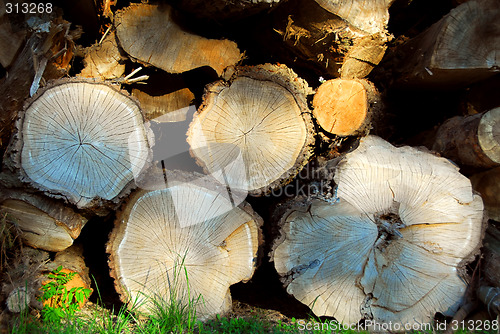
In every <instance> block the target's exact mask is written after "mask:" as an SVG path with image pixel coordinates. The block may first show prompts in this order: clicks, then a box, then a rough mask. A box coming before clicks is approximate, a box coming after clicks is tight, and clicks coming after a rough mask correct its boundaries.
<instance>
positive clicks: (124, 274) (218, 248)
mask: <svg viewBox="0 0 500 334" xmlns="http://www.w3.org/2000/svg"><path fill="white" fill-rule="evenodd" d="M178 175H179V173H178ZM225 189H226V188H225V187H223V186H220V185H217V184H215V183H213V181H211V182H210V181H207V179H206V178H205V179H198V180H196V179H193V180H191V181H189V180H181V181H178V180H177V178H176V177H175V176H174V177H172V178H169V179H168V188H163V189H158V190H153V191H150V192H145V191H140V192H136V193H135V194H134V195H133V196H132V197H131V198H130V200H129V202H128V203H127V205H126V206H125V208H124V210H123V211H122V212H121V213H120V214H119V216H118V218H117V220H116V225H115V229H114V230H113V232H112V234H111V236H110V240H109V242H108V246H107V252H108V253H109V254H110V261H109V265H110V268H111V275H112V277H114V278H115V285H116V289H117V291H118V292H119V294H120V296H121V298H122V300H123V301H124V302H127V303H129V305H130V306H132V304H134V302H139V304H138V305H140V306H139V307H140V309H141V310H144V311H146V312H151V307H152V306H153V305H152V304H151V299H150V300H146V299H145V297H151V298H153V299H158V298H162V299H164V300H166V301H170V300H174V301H175V302H176V303H181V304H182V305H185V304H187V303H188V302H190V301H191V302H192V300H194V301H195V302H194V305H195V306H196V310H197V316H198V317H200V318H202V319H203V318H207V317H212V316H215V315H216V314H224V313H226V312H228V311H229V310H230V309H231V295H230V291H229V286H230V285H232V284H235V283H237V282H240V281H247V280H249V279H250V278H251V277H252V275H253V272H254V270H255V267H256V264H257V251H258V248H259V244H260V243H261V234H260V226H261V225H262V220H261V218H260V217H259V216H258V215H257V214H255V213H254V212H253V210H252V209H251V207H250V206H249V205H248V204H246V203H241V204H240V205H239V206H234V205H233V202H232V199H231V198H230V197H228V196H227V194H228V193H227V192H226V191H225ZM225 194H226V195H225ZM188 280H189V288H188ZM200 298H202V299H200ZM190 299H192V300H190ZM143 301H144V302H145V303H144V304H141V302H143ZM148 310H149V311H148Z"/></svg>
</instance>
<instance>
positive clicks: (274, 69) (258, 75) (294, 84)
mask: <svg viewBox="0 0 500 334" xmlns="http://www.w3.org/2000/svg"><path fill="white" fill-rule="evenodd" d="M224 77H225V80H221V81H216V82H214V83H211V84H209V85H207V86H206V87H205V92H204V94H203V101H202V104H201V105H200V107H199V108H198V110H197V111H196V113H195V114H194V117H193V120H192V122H191V124H190V125H189V129H188V131H187V134H186V135H187V142H188V143H191V141H192V136H193V134H192V129H193V128H194V125H195V124H196V122H197V121H198V117H199V116H200V115H201V114H202V113H203V112H205V110H206V108H207V107H208V106H209V105H212V104H213V100H214V99H213V94H212V93H218V92H220V91H221V90H222V89H224V88H227V87H229V86H231V84H232V82H233V81H234V80H236V79H237V78H239V77H247V78H250V79H254V80H259V81H269V82H273V83H275V84H278V85H280V86H281V87H283V88H284V89H286V90H288V91H289V92H290V93H291V94H292V96H293V97H294V99H295V102H296V103H297V106H298V107H299V109H300V110H301V116H302V119H303V121H304V124H305V127H306V138H305V141H304V145H303V146H302V149H301V151H300V153H299V155H298V156H297V159H296V160H295V163H294V166H293V167H292V168H290V169H289V170H287V171H285V172H284V173H283V174H282V175H281V176H280V177H278V179H276V180H275V181H273V182H271V183H270V184H268V185H267V186H264V187H261V188H258V189H253V190H248V194H249V195H251V196H255V197H260V196H264V195H266V194H269V193H270V192H271V191H272V190H274V189H278V188H280V187H282V186H285V185H287V184H288V183H290V182H291V181H292V180H293V178H294V177H295V176H296V175H297V174H298V173H299V172H300V171H301V170H302V168H303V167H304V166H305V165H307V163H308V162H309V160H310V158H311V157H312V155H313V152H314V144H315V141H316V138H315V137H316V130H315V128H314V124H313V121H312V112H311V111H310V110H309V107H308V105H307V100H306V98H307V96H308V95H311V94H313V90H312V89H311V88H310V87H309V86H308V84H307V82H306V81H305V80H303V79H301V78H299V76H298V75H297V74H296V73H295V72H294V71H293V70H292V69H289V68H288V67H286V66H285V65H273V64H264V65H256V66H241V67H233V68H227V69H226V72H225V73H224ZM189 146H190V148H189V153H190V155H191V156H192V157H193V158H194V159H195V160H196V163H197V164H198V165H199V166H200V167H202V168H203V171H204V172H205V173H206V174H209V171H208V169H207V167H206V165H205V163H204V162H203V161H201V160H200V159H198V158H197V157H196V155H195V153H194V150H193V149H192V148H191V145H189Z"/></svg>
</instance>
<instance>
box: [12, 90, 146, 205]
mask: <svg viewBox="0 0 500 334" xmlns="http://www.w3.org/2000/svg"><path fill="white" fill-rule="evenodd" d="M17 139H18V140H17V143H16V145H17V146H19V148H18V149H19V150H20V151H21V153H20V154H18V155H17V159H18V161H17V162H18V164H19V166H20V167H21V170H22V173H23V174H24V175H25V178H26V179H27V180H28V181H30V182H31V183H32V184H33V185H34V186H35V187H36V188H39V189H41V190H43V191H45V192H46V193H47V194H49V195H52V196H62V197H65V198H66V199H67V200H68V201H70V202H71V203H74V204H76V205H77V206H78V207H80V208H83V207H89V206H92V205H94V204H96V203H93V202H92V200H93V199H96V200H97V203H99V201H100V200H101V199H104V200H108V201H111V200H114V199H116V198H117V197H119V195H120V194H121V192H122V191H123V190H124V189H125V188H127V186H128V185H129V183H130V182H131V181H132V180H133V179H134V175H136V174H137V173H138V172H139V171H140V170H141V169H142V168H143V167H144V166H145V165H146V163H147V161H148V158H149V154H150V153H149V148H148V141H147V138H146V130H145V128H144V125H143V118H142V114H141V111H140V109H139V107H138V105H137V104H136V103H135V102H134V101H133V100H132V99H130V98H129V97H128V96H126V95H125V94H122V93H121V92H120V91H118V90H116V89H114V88H112V87H111V86H108V85H104V84H98V83H92V82H86V81H75V82H71V81H70V82H67V81H63V82H62V83H59V84H56V85H54V86H52V87H49V88H48V89H46V90H45V91H44V92H42V93H41V94H39V95H38V96H37V97H35V98H34V100H33V101H32V102H31V103H30V104H29V106H28V107H27V108H26V110H25V111H24V114H23V117H22V118H21V119H20V121H19V123H18V135H17Z"/></svg>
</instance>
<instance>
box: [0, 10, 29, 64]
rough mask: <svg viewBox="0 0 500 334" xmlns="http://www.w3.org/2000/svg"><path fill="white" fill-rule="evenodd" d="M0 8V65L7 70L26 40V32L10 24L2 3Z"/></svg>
mask: <svg viewBox="0 0 500 334" xmlns="http://www.w3.org/2000/svg"><path fill="white" fill-rule="evenodd" d="M0 6H1V7H0V65H2V66H3V67H4V68H8V67H9V66H10V65H11V64H12V62H13V61H14V59H15V56H16V54H17V53H18V52H19V50H20V48H21V46H22V44H23V42H24V39H25V38H26V30H24V29H23V28H22V27H18V26H16V25H15V24H14V23H13V22H10V19H9V15H7V13H6V11H5V4H4V3H3V2H2V3H1V4H0Z"/></svg>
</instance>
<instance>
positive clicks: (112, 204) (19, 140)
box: [3, 78, 152, 215]
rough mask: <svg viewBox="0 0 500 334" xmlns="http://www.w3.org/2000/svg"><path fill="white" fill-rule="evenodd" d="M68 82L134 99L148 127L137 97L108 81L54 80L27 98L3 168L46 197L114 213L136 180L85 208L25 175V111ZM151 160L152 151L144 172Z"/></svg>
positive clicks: (67, 196)
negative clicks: (103, 88)
mask: <svg viewBox="0 0 500 334" xmlns="http://www.w3.org/2000/svg"><path fill="white" fill-rule="evenodd" d="M68 83H89V84H95V85H105V86H107V87H109V88H111V89H113V90H114V91H116V92H117V93H119V94H122V95H123V96H125V97H127V98H129V99H131V101H133V102H134V103H135V104H136V105H137V108H138V109H139V112H140V115H141V118H142V121H143V124H144V125H146V122H145V118H144V115H143V111H142V109H141V106H140V103H139V101H138V100H137V99H136V98H135V97H133V96H131V95H130V94H128V92H127V91H125V90H122V89H120V88H118V87H115V85H112V84H110V83H109V82H105V81H102V80H99V79H95V78H93V79H92V78H91V79H85V78H64V79H59V80H55V81H52V82H49V83H48V84H47V85H46V86H45V87H43V88H42V89H39V90H38V92H37V93H36V94H35V95H34V96H32V97H31V98H29V99H27V100H26V101H25V103H24V107H23V110H21V111H20V112H18V116H17V119H16V121H15V125H14V134H13V135H12V138H11V141H10V143H9V146H8V147H7V150H6V152H5V155H4V159H3V161H4V165H5V167H7V169H9V170H10V171H11V172H12V173H13V174H15V175H16V176H17V177H18V178H19V180H21V182H23V183H24V184H25V185H28V186H29V188H32V189H35V190H40V191H42V192H43V193H44V194H45V195H47V196H49V197H52V198H55V199H62V200H64V202H66V203H69V204H71V205H74V206H75V207H77V208H78V209H89V210H90V209H96V208H98V207H109V208H110V209H111V210H115V209H116V208H117V207H118V206H119V203H120V201H121V200H122V199H123V198H124V197H126V196H128V195H129V194H130V193H131V192H132V190H133V189H135V188H136V185H135V182H134V181H135V180H131V181H129V182H128V183H127V185H125V187H124V188H123V189H122V190H121V191H120V192H119V193H118V195H116V196H115V197H114V198H113V199H111V200H105V199H103V198H99V197H94V198H92V199H90V201H89V203H87V204H86V205H85V206H82V207H79V206H78V205H76V203H73V202H72V201H71V200H70V199H69V197H71V196H70V194H68V193H64V192H60V193H56V192H54V191H52V190H50V189H47V188H45V187H43V186H41V185H38V184H37V183H36V182H34V181H32V180H31V179H30V178H29V176H28V175H27V174H26V172H25V171H24V169H23V168H22V165H21V151H22V148H23V142H24V141H23V133H22V126H23V123H24V117H25V115H26V110H27V109H28V108H29V107H30V106H31V105H32V104H33V103H34V102H35V101H36V100H37V99H38V98H40V97H41V96H42V95H43V94H44V93H45V92H46V91H47V90H49V89H51V88H54V87H57V86H60V85H64V84H68ZM148 132H149V131H148V129H147V128H146V127H145V133H146V135H147V136H148V137H149V134H148ZM148 140H149V138H148ZM148 146H149V142H148ZM9 157H10V158H9ZM151 161H152V152H151V150H150V149H149V150H148V157H147V160H146V164H145V166H144V169H145V168H147V167H148V166H149V165H150V164H151ZM106 211H107V210H106V209H103V210H102V211H98V212H97V214H102V215H105V214H106Z"/></svg>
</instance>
